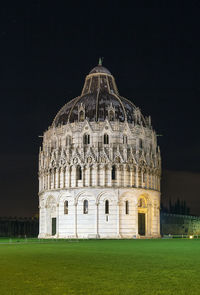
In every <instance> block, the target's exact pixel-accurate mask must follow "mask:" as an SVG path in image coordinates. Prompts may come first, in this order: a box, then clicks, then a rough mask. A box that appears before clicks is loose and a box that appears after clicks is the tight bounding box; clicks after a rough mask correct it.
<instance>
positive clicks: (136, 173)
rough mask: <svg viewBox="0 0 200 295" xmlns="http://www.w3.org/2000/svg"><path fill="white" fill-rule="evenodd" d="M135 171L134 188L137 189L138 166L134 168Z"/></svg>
mask: <svg viewBox="0 0 200 295" xmlns="http://www.w3.org/2000/svg"><path fill="white" fill-rule="evenodd" d="M135 168H136V171H135V185H136V187H138V166H136V167H135Z"/></svg>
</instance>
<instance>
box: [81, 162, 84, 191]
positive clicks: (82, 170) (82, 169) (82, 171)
mask: <svg viewBox="0 0 200 295" xmlns="http://www.w3.org/2000/svg"><path fill="white" fill-rule="evenodd" d="M81 173H82V186H85V167H84V166H82V167H81Z"/></svg>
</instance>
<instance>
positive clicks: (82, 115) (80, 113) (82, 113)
mask: <svg viewBox="0 0 200 295" xmlns="http://www.w3.org/2000/svg"><path fill="white" fill-rule="evenodd" d="M84 120H85V113H84V111H83V110H81V111H80V112H79V121H80V122H83V121H84Z"/></svg>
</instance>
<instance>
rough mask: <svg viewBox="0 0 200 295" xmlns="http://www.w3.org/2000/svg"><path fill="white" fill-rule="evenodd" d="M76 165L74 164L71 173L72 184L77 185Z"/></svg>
mask: <svg viewBox="0 0 200 295" xmlns="http://www.w3.org/2000/svg"><path fill="white" fill-rule="evenodd" d="M76 182H77V180H76V166H75V165H73V166H72V173H71V186H72V187H76Z"/></svg>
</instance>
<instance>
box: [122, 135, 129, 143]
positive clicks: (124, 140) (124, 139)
mask: <svg viewBox="0 0 200 295" xmlns="http://www.w3.org/2000/svg"><path fill="white" fill-rule="evenodd" d="M126 143H128V140H127V136H126V135H124V136H123V144H126Z"/></svg>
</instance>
